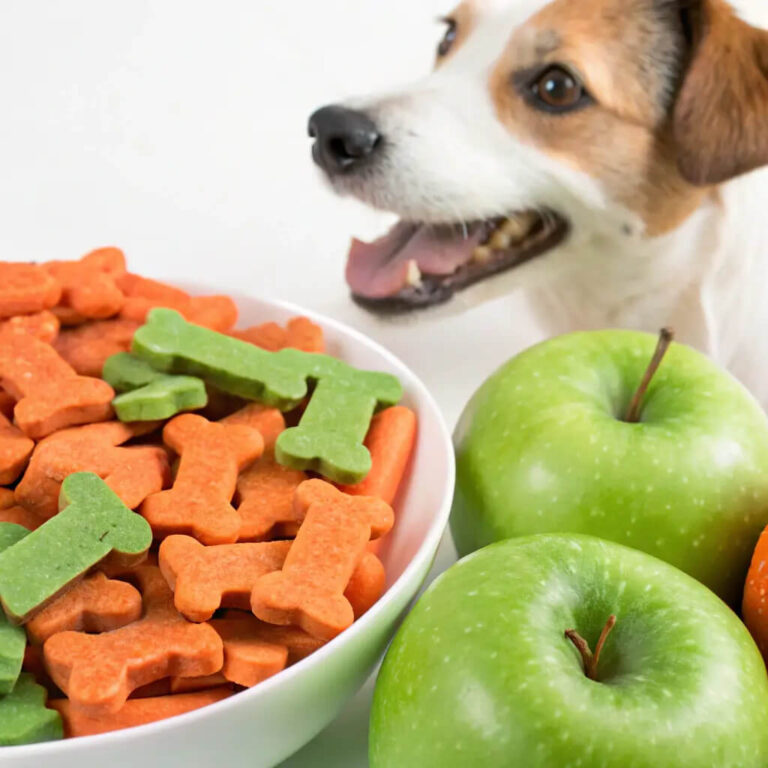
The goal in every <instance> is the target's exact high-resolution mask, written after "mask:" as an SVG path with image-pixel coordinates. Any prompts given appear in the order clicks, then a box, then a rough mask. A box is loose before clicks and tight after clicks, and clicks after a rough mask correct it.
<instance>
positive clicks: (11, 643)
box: [0, 523, 29, 743]
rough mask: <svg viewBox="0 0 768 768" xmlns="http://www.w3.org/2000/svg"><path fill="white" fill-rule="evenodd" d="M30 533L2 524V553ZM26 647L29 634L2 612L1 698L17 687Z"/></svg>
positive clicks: (0, 539) (0, 643)
mask: <svg viewBox="0 0 768 768" xmlns="http://www.w3.org/2000/svg"><path fill="white" fill-rule="evenodd" d="M28 533H29V531H28V530H27V529H26V528H23V527H22V526H20V525H14V524H13V523H0V552H3V551H5V550H6V549H8V547H12V546H13V545H14V544H16V543H17V542H19V541H21V540H22V539H23V538H24V537H25V536H26V535H27V534H28ZM26 646H27V633H26V632H25V631H24V630H23V629H22V628H21V627H17V626H16V625H15V624H11V622H10V621H8V619H7V617H6V615H5V612H4V611H2V610H0V696H5V695H6V694H8V693H10V692H11V691H12V690H13V686H14V685H16V681H17V680H18V679H19V674H20V673H21V665H22V662H23V661H24V649H25V648H26ZM0 743H1V742H0Z"/></svg>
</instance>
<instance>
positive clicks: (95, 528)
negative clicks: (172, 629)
mask: <svg viewBox="0 0 768 768" xmlns="http://www.w3.org/2000/svg"><path fill="white" fill-rule="evenodd" d="M59 508H60V509H61V512H59V514H58V515H56V516H55V517H52V518H51V519H50V520H48V521H47V522H46V523H44V524H43V525H41V526H40V527H39V528H38V529H37V530H36V531H32V532H31V533H30V534H29V535H28V536H25V537H24V538H23V539H22V540H21V541H19V542H18V543H17V544H14V545H13V546H12V547H9V548H8V549H6V550H5V551H4V552H2V553H0V602H2V605H3V608H5V612H6V613H7V614H8V616H9V617H10V618H11V620H13V621H15V622H17V623H23V622H24V621H25V620H26V619H28V618H29V617H30V616H31V614H32V613H33V612H34V611H35V610H36V609H38V608H40V607H42V606H43V605H45V604H46V603H47V602H48V601H50V600H52V599H53V598H54V597H56V595H58V594H59V593H60V592H61V591H62V590H63V589H65V588H66V587H67V586H68V585H69V584H71V583H72V582H74V581H75V580H76V579H78V578H80V577H81V576H82V575H83V574H84V573H86V571H88V569H89V568H92V567H93V566H94V565H96V564H97V563H99V562H100V561H101V560H103V559H104V558H105V557H107V556H108V555H113V557H114V559H115V560H116V561H118V562H119V563H120V564H124V565H130V564H132V563H135V562H138V561H139V560H140V559H141V558H142V557H143V555H144V553H145V552H146V551H147V550H148V549H149V547H150V545H151V544H152V529H151V528H150V527H149V523H148V522H147V521H146V520H145V519H144V518H143V517H141V515H138V514H136V513H135V512H132V511H131V510H130V509H128V507H126V506H125V504H123V502H122V501H120V499H119V498H118V497H117V496H116V495H115V494H114V493H113V492H112V490H111V489H110V488H109V486H108V485H107V484H106V483H105V482H104V481H103V480H102V479H101V478H100V477H99V476H98V475H95V474H93V473H92V472H77V473H75V474H73V475H69V477H67V478H66V479H65V480H64V482H63V483H62V486H61V493H60V495H59Z"/></svg>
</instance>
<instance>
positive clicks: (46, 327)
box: [0, 309, 59, 344]
mask: <svg viewBox="0 0 768 768" xmlns="http://www.w3.org/2000/svg"><path fill="white" fill-rule="evenodd" d="M4 333H13V334H16V335H20V336H34V337H35V338H37V339H40V341H44V342H45V343H46V344H53V342H54V341H56V337H57V336H58V335H59V318H58V317H56V315H54V314H53V312H51V311H50V310H48V309H44V310H42V311H41V312H35V313H34V314H33V315H16V316H15V317H9V318H8V319H7V320H2V321H0V336H2V335H3V334H4Z"/></svg>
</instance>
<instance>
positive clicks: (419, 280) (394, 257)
mask: <svg viewBox="0 0 768 768" xmlns="http://www.w3.org/2000/svg"><path fill="white" fill-rule="evenodd" d="M567 233H568V223H567V222H566V220H565V219H563V218H562V217H561V216H559V215H558V214H556V213H554V212H553V211H549V210H544V211H533V210H530V211H522V212H520V213H516V214H513V215H511V216H508V217H506V218H497V219H491V220H487V221H478V222H474V223H472V224H467V225H450V224H445V225H429V224H414V223H410V222H405V221H402V222H400V223H398V224H396V225H395V226H394V227H393V228H392V229H391V230H390V231H389V232H388V233H387V234H386V235H384V236H383V237H381V238H379V239H378V240H376V241H375V242H373V243H362V242H360V241H359V240H355V241H354V242H353V243H352V247H351V249H350V252H349V261H348V263H347V283H348V284H349V286H350V288H351V289H352V297H353V298H354V300H355V301H356V302H357V303H358V304H360V305H362V306H364V307H366V308H369V309H372V310H374V311H377V312H407V311H409V310H412V309H422V308H426V307H431V306H434V305H435V304H441V303H443V302H446V301H448V300H449V299H450V298H451V297H452V296H453V295H454V294H455V293H456V292H457V291H460V290H462V289H463V288H467V287H468V286H470V285H473V284H474V283H477V282H480V281H481V280H486V279H487V278H489V277H492V276H493V275H498V274H499V273H501V272H506V271H507V270H510V269H513V268H514V267H517V266H519V265H520V264H523V263H525V262H526V261H530V260H531V259H533V258H534V257H536V256H539V255H541V254H543V253H545V252H546V251H549V250H551V249H552V248H555V247H556V246H557V245H559V244H560V243H561V242H562V241H563V240H564V239H565V237H566V235H567Z"/></svg>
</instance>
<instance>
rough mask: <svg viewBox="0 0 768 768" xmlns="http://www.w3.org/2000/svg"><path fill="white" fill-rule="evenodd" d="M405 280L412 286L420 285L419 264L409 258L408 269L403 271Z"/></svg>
mask: <svg viewBox="0 0 768 768" xmlns="http://www.w3.org/2000/svg"><path fill="white" fill-rule="evenodd" d="M405 282H406V284H407V285H410V286H411V287H413V288H418V287H419V286H420V285H421V270H420V269H419V265H418V264H417V263H416V262H415V261H414V260H413V259H411V260H410V261H409V262H408V271H407V272H406V273H405Z"/></svg>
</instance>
